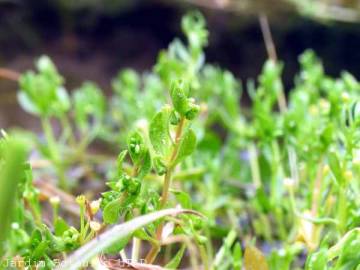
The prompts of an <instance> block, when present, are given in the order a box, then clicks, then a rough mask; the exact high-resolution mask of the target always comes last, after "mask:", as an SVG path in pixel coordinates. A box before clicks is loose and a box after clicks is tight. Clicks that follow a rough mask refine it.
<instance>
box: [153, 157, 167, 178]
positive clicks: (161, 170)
mask: <svg viewBox="0 0 360 270" xmlns="http://www.w3.org/2000/svg"><path fill="white" fill-rule="evenodd" d="M153 162H154V169H155V171H156V173H157V174H158V175H164V174H165V173H166V171H167V168H166V165H165V163H164V161H163V160H162V159H161V157H160V156H156V157H154V158H153Z"/></svg>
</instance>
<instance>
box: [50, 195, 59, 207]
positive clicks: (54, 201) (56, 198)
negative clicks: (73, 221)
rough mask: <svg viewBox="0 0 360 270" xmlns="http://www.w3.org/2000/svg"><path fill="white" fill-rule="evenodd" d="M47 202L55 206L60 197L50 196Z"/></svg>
mask: <svg viewBox="0 0 360 270" xmlns="http://www.w3.org/2000/svg"><path fill="white" fill-rule="evenodd" d="M49 202H50V203H51V204H52V205H53V206H57V205H59V203H60V198H59V197H58V196H54V197H50V199H49Z"/></svg>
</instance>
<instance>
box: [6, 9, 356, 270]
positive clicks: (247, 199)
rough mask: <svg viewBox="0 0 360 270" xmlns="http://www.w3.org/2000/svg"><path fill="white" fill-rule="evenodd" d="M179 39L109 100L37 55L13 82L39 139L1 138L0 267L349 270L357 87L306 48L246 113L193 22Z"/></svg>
mask: <svg viewBox="0 0 360 270" xmlns="http://www.w3.org/2000/svg"><path fill="white" fill-rule="evenodd" d="M182 29H183V32H184V34H185V37H186V42H183V41H182V40H180V39H176V40H174V41H173V42H172V43H171V44H170V46H169V48H168V49H167V50H164V51H162V52H160V54H159V57H158V61H157V63H156V65H155V66H154V69H153V70H152V71H151V72H149V73H145V74H138V73H137V72H135V71H133V70H130V69H128V70H124V71H121V72H120V73H119V75H118V76H117V77H116V78H115V79H114V81H113V83H112V85H113V88H114V93H113V95H112V96H111V97H110V98H107V97H105V96H104V95H103V93H102V91H101V90H100V89H99V87H98V86H97V85H96V84H94V83H91V82H86V83H84V84H83V85H82V86H81V87H80V88H79V89H75V90H74V91H72V92H71V94H70V93H69V92H68V91H67V90H66V89H65V87H64V78H62V77H61V75H60V74H59V73H58V71H57V69H56V67H55V65H54V64H53V63H52V62H51V60H50V59H49V58H48V57H46V56H43V57H41V58H40V59H39V60H38V61H37V63H36V67H37V71H36V72H33V71H29V72H26V73H24V74H22V75H21V77H20V79H19V88H20V90H19V94H18V98H19V103H20V105H21V107H22V108H23V109H24V110H26V111H27V112H29V113H31V114H33V115H35V116H37V117H39V119H40V120H41V123H42V127H43V134H44V136H36V135H35V134H32V133H29V132H25V131H22V132H19V131H18V132H9V134H7V133H5V132H3V138H2V139H1V141H0V192H1V194H0V220H1V224H0V251H1V253H0V256H1V258H2V264H1V267H2V268H4V269H24V267H30V268H31V269H79V268H81V267H86V266H89V267H90V266H91V267H92V268H93V269H124V268H125V267H127V268H130V269H178V268H182V267H191V269H244V268H245V269H247V270H250V269H277V270H285V269H308V270H317V269H332V270H340V269H341V270H345V269H349V270H350V269H360V266H359V263H360V253H359V250H360V228H359V225H360V212H359V209H360V199H359V198H360V196H359V194H360V182H359V181H358V179H359V177H360V148H359V147H360V145H359V143H360V133H359V131H358V128H359V125H360V111H359V110H360V109H359V104H358V99H359V93H360V83H359V82H358V81H357V80H356V79H355V78H354V77H353V76H352V75H350V74H348V73H346V72H344V73H343V74H342V75H341V77H340V78H336V79H334V78H332V77H330V76H327V75H326V74H325V72H324V69H323V66H322V64H321V62H320V60H319V59H317V58H316V56H315V54H314V53H313V52H312V51H307V52H305V53H304V54H303V55H301V56H300V65H301V71H300V73H299V74H298V75H297V76H296V78H295V86H294V89H292V90H291V91H290V94H289V97H288V100H287V101H286V100H285V99H284V92H283V91H284V89H283V85H282V81H281V73H282V70H283V65H282V64H281V63H278V62H275V61H273V60H268V61H267V62H266V63H265V64H264V68H263V70H262V72H261V74H260V76H259V78H258V80H257V82H254V81H251V80H250V81H248V83H247V84H246V90H247V94H248V95H249V96H250V98H251V100H252V104H251V106H245V107H244V106H241V105H240V101H241V94H242V87H241V85H242V84H241V83H240V82H239V81H238V80H237V79H236V78H235V77H234V76H233V75H232V74H231V73H230V72H229V71H226V70H223V69H221V68H219V67H217V66H214V65H209V64H206V63H205V55H204V48H205V46H206V45H207V42H208V32H207V30H206V25H205V21H204V18H203V17H202V16H201V14H199V13H191V14H189V15H187V16H185V17H184V18H183V20H182ZM95 141H96V142H97V145H99V144H100V145H102V146H103V147H95V146H94V144H93V142H95ZM119 152H120V154H117V153H119ZM27 154H28V156H29V158H27V157H26V155H27ZM105 184H106V185H105ZM75 196H76V197H75ZM30 268H29V269H30Z"/></svg>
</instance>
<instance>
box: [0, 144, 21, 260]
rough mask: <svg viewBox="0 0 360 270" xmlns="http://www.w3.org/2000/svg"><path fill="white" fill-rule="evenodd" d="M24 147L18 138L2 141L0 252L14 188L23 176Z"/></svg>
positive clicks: (1, 251) (6, 229) (7, 224)
mask: <svg viewBox="0 0 360 270" xmlns="http://www.w3.org/2000/svg"><path fill="white" fill-rule="evenodd" d="M25 149H26V147H24V145H23V143H21V142H19V141H18V140H14V139H8V140H7V141H5V142H4V149H3V153H1V155H2V157H3V160H1V161H0V162H1V164H0V220H1V222H0V254H2V253H3V248H4V242H5V240H6V237H7V236H8V233H9V223H10V218H11V214H12V209H13V206H14V202H15V198H16V189H17V186H18V183H19V181H20V180H21V178H22V177H23V167H24V163H25V158H26V150H25Z"/></svg>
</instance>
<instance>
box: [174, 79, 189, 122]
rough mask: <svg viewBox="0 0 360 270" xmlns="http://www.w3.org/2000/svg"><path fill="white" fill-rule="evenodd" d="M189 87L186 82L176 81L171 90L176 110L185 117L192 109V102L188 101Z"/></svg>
mask: <svg viewBox="0 0 360 270" xmlns="http://www.w3.org/2000/svg"><path fill="white" fill-rule="evenodd" d="M188 93H189V85H187V84H186V83H185V82H184V81H181V80H179V81H176V82H174V83H173V84H172V86H171V89H170V96H171V100H172V103H173V105H174V108H175V110H176V111H177V112H178V113H179V114H181V115H183V116H185V114H186V113H187V112H188V111H189V109H190V102H189V100H188V96H187V95H188Z"/></svg>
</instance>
